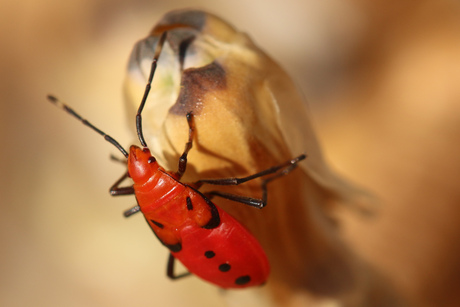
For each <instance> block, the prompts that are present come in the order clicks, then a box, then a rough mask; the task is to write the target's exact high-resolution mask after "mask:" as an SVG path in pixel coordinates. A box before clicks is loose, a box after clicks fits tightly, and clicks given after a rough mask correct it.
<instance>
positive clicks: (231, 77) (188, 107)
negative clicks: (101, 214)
mask: <svg viewBox="0 0 460 307" xmlns="http://www.w3.org/2000/svg"><path fill="white" fill-rule="evenodd" d="M164 30H170V32H169V33H168V38H167V42H166V43H165V45H164V46H163V50H162V53H161V56H160V60H159V65H158V68H157V72H156V74H155V77H154V81H153V84H152V90H151V92H150V94H149V98H148V100H147V103H146V107H145V111H144V114H143V117H144V133H145V135H146V138H147V140H148V142H149V146H150V149H151V150H152V152H153V153H154V154H155V155H156V157H157V159H159V161H160V162H161V163H163V165H165V166H166V167H168V168H175V167H176V165H175V163H176V160H177V157H178V156H179V155H180V153H181V152H182V150H183V147H184V144H185V141H186V137H187V133H188V132H187V126H186V121H185V118H184V117H185V114H186V113H187V112H188V111H194V113H195V115H196V121H197V127H198V142H199V144H200V146H201V147H202V148H201V150H200V149H198V150H197V148H195V149H194V150H192V152H191V153H190V160H191V161H192V163H193V166H194V168H195V169H196V171H197V172H199V173H203V172H206V171H215V170H216V169H222V168H228V167H231V166H233V164H235V163H236V164H238V165H240V166H242V167H243V168H244V169H245V170H246V171H248V172H251V171H255V170H256V169H254V164H255V163H254V159H264V157H265V156H273V157H274V159H275V160H277V161H280V162H281V161H283V160H286V159H288V158H291V157H294V156H297V155H299V154H302V153H306V154H307V155H308V160H307V161H305V162H303V163H302V164H301V167H302V168H304V169H305V170H306V171H307V173H308V174H309V175H310V176H312V177H314V178H315V180H317V181H318V182H320V183H321V184H322V185H326V186H335V185H337V183H338V182H337V181H336V180H337V179H336V177H335V176H333V175H332V174H331V173H330V172H329V170H328V169H327V167H326V166H325V164H324V162H323V160H322V157H321V153H320V149H319V146H318V143H317V141H316V137H315V135H314V132H313V130H312V127H311V125H310V115H309V113H308V108H307V105H306V103H305V101H304V97H303V95H302V93H300V92H299V91H298V89H297V87H296V86H295V84H294V83H293V81H292V80H291V79H290V78H289V76H288V75H287V74H286V73H285V72H284V70H283V69H281V68H280V67H279V65H278V64H277V63H276V62H274V61H273V60H272V59H270V58H269V57H268V56H267V55H266V54H265V53H264V52H263V51H262V50H260V49H259V48H258V47H257V46H256V45H255V44H254V43H253V42H252V41H251V40H250V39H249V37H248V36H247V35H246V34H244V33H241V32H238V31H237V30H236V29H234V28H233V27H232V26H230V25H229V24H227V23H226V22H225V21H223V20H221V19H219V18H217V17H215V16H214V15H211V14H208V13H204V12H201V11H174V12H172V13H169V14H167V15H166V16H165V17H164V18H163V19H162V20H161V21H160V22H159V23H158V25H157V26H156V27H155V29H154V30H153V31H152V33H151V36H149V37H147V38H146V39H144V40H142V41H140V42H138V43H137V45H136V47H135V49H134V50H133V53H132V55H131V59H130V62H129V72H128V77H127V79H126V95H127V101H128V110H129V112H130V113H129V118H130V120H132V119H133V118H134V116H132V115H133V114H134V112H135V111H136V110H137V108H138V106H139V102H140V101H141V99H142V95H143V93H144V88H145V84H146V81H147V77H148V74H149V72H150V66H151V62H152V58H153V52H154V47H155V46H156V43H157V41H158V37H159V36H158V34H159V33H161V31H164ZM189 38H191V40H192V41H191V43H190V44H189V46H188V47H187V50H186V55H185V56H184V59H185V61H184V63H183V68H182V69H183V71H184V78H183V80H181V79H182V69H181V63H180V56H179V48H180V47H179V45H180V43H181V42H182V41H184V40H186V39H189ZM181 81H182V83H181ZM175 158H176V159H175ZM239 172H240V171H238V173H239ZM224 175H227V176H229V175H232V174H228V173H227V174H224ZM336 188H337V186H336Z"/></svg>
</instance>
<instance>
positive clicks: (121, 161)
mask: <svg viewBox="0 0 460 307" xmlns="http://www.w3.org/2000/svg"><path fill="white" fill-rule="evenodd" d="M110 160H112V161H115V162H118V163H123V164H124V165H126V164H128V160H126V159H120V158H118V157H117V156H115V155H110Z"/></svg>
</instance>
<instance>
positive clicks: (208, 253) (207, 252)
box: [204, 251, 216, 259]
mask: <svg viewBox="0 0 460 307" xmlns="http://www.w3.org/2000/svg"><path fill="white" fill-rule="evenodd" d="M215 255H216V253H215V252H213V251H205V252H204V256H205V257H206V258H208V259H210V258H212V257H214V256H215Z"/></svg>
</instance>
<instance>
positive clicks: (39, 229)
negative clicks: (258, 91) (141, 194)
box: [0, 0, 460, 307]
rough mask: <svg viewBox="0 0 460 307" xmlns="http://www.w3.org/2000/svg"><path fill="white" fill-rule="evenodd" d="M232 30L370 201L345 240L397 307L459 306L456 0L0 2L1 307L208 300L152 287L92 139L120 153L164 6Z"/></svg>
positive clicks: (144, 250) (203, 289) (146, 261)
mask: <svg viewBox="0 0 460 307" xmlns="http://www.w3.org/2000/svg"><path fill="white" fill-rule="evenodd" d="M185 7H195V8H203V9H206V10H209V11H210V12H213V13H215V14H217V15H219V16H221V17H222V18H224V19H226V20H228V21H230V22H231V23H232V24H234V25H235V26H236V27H237V28H239V29H241V30H243V31H246V32H247V33H249V34H250V36H251V37H252V38H253V39H254V40H255V41H256V42H257V43H258V45H259V46H261V47H262V48H263V49H264V50H266V51H267V52H268V53H269V54H270V55H272V56H273V57H274V58H275V59H276V60H277V61H278V62H279V63H280V64H281V65H282V66H284V67H285V68H286V70H287V71H288V72H289V73H290V74H291V75H292V76H293V78H294V79H296V81H297V82H298V84H299V86H300V87H301V88H302V90H303V91H304V92H305V95H306V97H307V99H308V101H309V104H310V108H311V109H312V111H313V114H314V118H313V119H312V120H313V123H314V125H315V127H316V130H317V133H318V136H319V139H320V142H321V143H322V146H323V149H324V152H325V155H326V158H327V160H328V162H329V163H330V164H331V166H332V167H333V168H334V169H335V170H337V171H338V172H339V173H341V174H343V175H344V176H345V177H347V178H349V179H350V180H352V181H354V182H357V183H359V184H361V185H362V186H365V187H367V188H368V189H369V190H371V191H373V192H374V193H375V194H376V195H377V196H378V197H380V200H381V207H380V208H379V211H378V214H377V216H376V217H374V218H372V219H366V218H362V217H358V216H356V215H355V214H349V215H344V217H343V220H342V221H341V223H342V224H341V225H342V230H343V237H344V240H346V241H347V242H348V243H349V244H350V245H351V246H352V248H353V249H354V250H355V251H356V252H357V253H358V254H359V255H360V256H361V257H363V258H364V259H365V260H366V261H368V262H369V263H371V264H372V265H374V266H375V267H376V268H378V269H379V270H381V271H382V272H383V273H384V274H385V275H386V276H387V277H388V278H389V279H390V280H391V281H392V283H393V284H394V285H395V287H396V288H397V289H399V291H401V293H402V294H403V295H404V296H405V297H406V298H407V299H408V300H409V302H410V305H412V306H460V261H458V259H460V247H459V242H460V223H459V222H460V185H459V182H458V181H459V175H460V158H459V153H460V151H459V149H460V142H459V140H460V84H459V83H460V7H459V3H458V1H455V0H451V1H449V0H438V1H428V0H418V1H415V0H404V1H400V0H390V1H388V0H387V1H380V0H378V1H369V0H367V1H365V0H326V1H313V0H306V1H305V0H284V1H275V0H264V1H262V0H257V1H250V2H249V1H242V0H233V1H220V0H218V1H215V0H213V1H211V0H196V1H193V2H192V1H181V0H170V1H168V2H166V1H155V0H151V1H145V0H134V1H124V0H115V1H114V0H110V1H108V0H79V1H76V0H69V1H57V0H42V1H32V0H21V1H12V0H1V1H0V39H1V41H0V44H1V47H0V138H1V139H0V140H1V141H2V145H3V147H2V150H1V152H0V165H1V168H0V169H1V179H0V181H1V182H0V201H1V210H0V212H1V213H0V244H1V253H0V270H1V271H0V305H1V306H201V307H203V306H221V305H222V304H223V301H222V298H221V294H220V293H219V291H217V290H216V289H215V288H214V287H212V286H209V285H207V284H205V283H203V282H200V281H198V280H197V279H196V278H189V279H188V280H184V281H181V282H174V283H173V282H171V281H169V280H168V279H167V278H166V277H165V274H164V272H165V264H166V259H167V251H166V250H165V249H164V248H163V247H162V246H160V244H159V243H158V242H156V239H155V238H154V237H153V236H152V234H151V232H150V230H148V229H147V227H146V225H145V222H144V221H143V220H142V219H141V218H135V217H133V218H132V219H128V220H125V219H124V218H122V215H121V212H122V211H123V210H124V209H126V208H128V207H130V206H131V205H133V204H134V200H133V199H132V198H129V197H127V198H117V199H113V198H111V197H110V196H109V194H108V188H109V186H110V185H111V184H112V183H113V182H114V180H115V179H116V178H118V176H120V175H121V174H122V173H123V166H120V165H117V164H116V163H113V162H111V161H110V160H109V159H108V157H109V154H110V153H114V150H113V149H112V148H111V147H110V146H109V145H107V144H106V142H104V141H103V140H102V139H101V138H100V137H99V136H97V135H95V134H94V133H92V132H91V131H89V129H87V128H84V127H82V126H81V124H80V123H78V122H77V121H75V120H73V119H71V118H70V117H69V116H67V115H65V114H63V113H62V111H60V110H58V109H56V108H55V107H53V106H51V105H50V104H49V103H48V102H47V101H46V99H45V96H46V95H47V94H48V93H53V94H56V95H58V96H59V97H61V98H63V99H64V100H65V101H67V102H68V103H70V104H71V105H72V106H73V107H75V108H76V109H78V110H79V111H80V112H81V113H82V114H84V115H85V116H86V117H87V118H88V119H90V120H92V122H94V123H95V124H97V125H98V126H99V127H100V128H102V129H103V130H105V131H106V132H108V133H110V134H111V135H112V136H114V137H116V138H117V139H118V140H119V141H120V142H121V143H122V144H130V143H132V142H133V140H134V139H135V136H134V133H133V131H132V130H133V129H132V128H133V127H128V126H127V125H126V122H127V121H126V118H125V115H124V113H125V110H124V105H123V100H122V82H123V78H124V73H125V67H126V63H127V59H128V55H129V53H130V51H131V48H132V46H133V45H134V43H135V42H136V41H137V40H139V39H141V38H142V37H144V36H145V35H147V33H148V31H149V30H150V29H151V28H152V27H153V25H154V24H155V23H156V22H157V21H158V20H159V18H160V17H161V16H162V15H163V14H164V13H165V12H167V11H169V10H171V9H175V8H185Z"/></svg>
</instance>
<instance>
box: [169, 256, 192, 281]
mask: <svg viewBox="0 0 460 307" xmlns="http://www.w3.org/2000/svg"><path fill="white" fill-rule="evenodd" d="M175 261H176V258H174V256H173V255H172V254H171V253H170V254H169V258H168V266H167V268H166V275H168V277H169V278H171V279H180V278H182V277H186V276H189V275H191V273H190V272H185V273H182V274H179V275H176V274H175V273H174V262H175Z"/></svg>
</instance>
